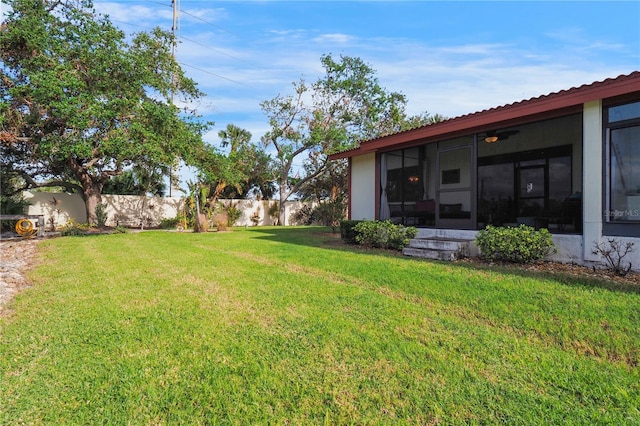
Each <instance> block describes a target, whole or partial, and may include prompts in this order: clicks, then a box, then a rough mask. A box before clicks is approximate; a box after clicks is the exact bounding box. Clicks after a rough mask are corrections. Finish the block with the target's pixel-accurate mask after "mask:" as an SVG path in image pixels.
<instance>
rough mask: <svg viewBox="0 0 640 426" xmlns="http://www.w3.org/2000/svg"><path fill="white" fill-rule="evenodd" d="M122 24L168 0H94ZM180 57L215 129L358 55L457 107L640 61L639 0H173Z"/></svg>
mask: <svg viewBox="0 0 640 426" xmlns="http://www.w3.org/2000/svg"><path fill="white" fill-rule="evenodd" d="M95 4H96V6H97V8H98V9H99V10H100V11H102V12H105V13H108V14H109V15H110V16H111V18H112V20H114V21H115V23H116V24H117V25H118V26H119V27H120V28H122V29H123V30H125V31H141V30H145V29H146V28H151V27H153V26H156V25H159V26H161V27H164V28H167V29H170V28H171V16H172V13H171V12H172V10H171V1H170V0H153V1H134V0H129V1H125V0H120V1H111V2H102V1H96V3H95ZM178 4H179V6H180V9H181V10H182V12H181V13H180V25H179V32H178V35H179V37H180V45H179V46H178V50H177V57H178V60H179V61H180V62H181V63H182V64H183V67H184V69H185V70H186V71H187V73H188V75H189V76H191V77H192V78H193V79H195V80H196V81H197V82H198V83H199V86H200V88H201V89H202V90H203V91H204V92H205V93H206V94H207V96H206V98H205V99H203V100H202V102H201V103H200V104H199V105H198V110H199V112H200V113H201V114H203V115H204V116H206V117H207V118H210V119H212V120H213V121H215V123H216V125H215V127H214V128H213V129H212V131H211V133H210V134H209V135H207V137H206V139H207V140H208V141H209V142H211V143H214V144H217V143H218V137H217V133H218V131H219V130H221V129H224V128H225V127H226V125H227V124H228V123H233V124H236V125H238V126H240V127H242V128H245V129H247V130H249V131H251V132H252V134H253V139H254V140H255V141H258V140H259V138H260V136H262V135H263V134H264V133H265V132H266V131H267V129H268V126H267V120H266V117H265V116H264V114H263V113H262V111H261V110H260V107H259V103H260V102H261V101H263V100H267V99H272V98H273V97H275V96H276V95H278V94H282V95H285V94H289V93H291V87H292V86H291V83H292V82H293V81H296V80H298V79H299V78H301V77H303V78H305V79H306V80H307V81H313V80H315V79H316V78H317V77H319V76H320V75H321V74H322V71H323V70H322V67H321V65H320V57H321V55H323V54H329V53H330V54H333V55H336V56H337V55H348V56H355V57H359V58H361V59H363V60H364V61H365V62H367V63H368V64H369V65H370V66H371V67H372V68H373V69H375V70H376V71H377V77H378V79H379V81H380V82H381V84H382V85H383V86H384V87H386V88H387V89H388V90H390V91H398V92H402V93H404V94H405V95H406V96H407V98H408V100H409V103H408V111H409V112H410V113H419V112H423V111H428V112H429V113H432V114H434V113H439V114H443V115H445V116H448V117H454V116H458V115H463V114H467V113H471V112H475V111H478V110H482V109H485V108H491V107H495V106H499V105H504V104H507V103H511V102H515V101H519V100H522V99H526V98H530V97H534V96H539V95H544V94H548V93H550V92H553V91H558V90H562V89H567V88H570V87H573V86H577V85H582V84H588V83H591V82H594V81H598V80H602V79H605V78H609V77H616V76H618V75H620V74H626V73H629V72H631V71H634V70H639V69H640V2H638V1H627V2H615V1H606V2H605V1H603V2H594V1H591V2H578V1H570V2H551V1H538V2H520V1H518V2H507V1H493V2H480V1H472V2H461V1H447V2H432V1H375V2H365V1H321V2H316V1H266V0H265V1H193V0H180V1H179V2H178Z"/></svg>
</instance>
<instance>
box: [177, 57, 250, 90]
mask: <svg viewBox="0 0 640 426" xmlns="http://www.w3.org/2000/svg"><path fill="white" fill-rule="evenodd" d="M180 65H182V66H184V67H189V68H193V69H194V70H198V71H200V72H203V73H205V74H210V75H212V76H214V77H218V78H221V79H223V80H227V81H230V82H232V83H235V84H239V85H241V86H244V87H248V88H249V89H255V87H252V86H249V85H248V84H244V83H242V82H240V81H236V80H233V79H231V78H227V77H224V76H221V75H220V74H216V73H213V72H211V71H207V70H203V69H202V68H198V67H194V66H193V65H189V64H185V63H183V62H180Z"/></svg>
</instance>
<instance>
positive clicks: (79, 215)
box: [23, 191, 313, 230]
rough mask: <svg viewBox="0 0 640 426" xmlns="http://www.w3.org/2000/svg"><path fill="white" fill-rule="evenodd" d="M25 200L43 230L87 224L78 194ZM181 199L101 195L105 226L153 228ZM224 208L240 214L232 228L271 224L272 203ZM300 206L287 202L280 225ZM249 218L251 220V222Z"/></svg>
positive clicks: (26, 194) (30, 194) (290, 221)
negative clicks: (41, 219) (41, 217)
mask: <svg viewBox="0 0 640 426" xmlns="http://www.w3.org/2000/svg"><path fill="white" fill-rule="evenodd" d="M23 195H24V198H25V200H27V201H28V202H29V203H30V205H29V206H28V208H27V211H26V212H25V213H26V214H30V215H44V220H45V228H46V229H48V230H49V229H52V228H54V227H55V228H60V227H62V226H64V225H66V224H67V223H68V222H69V221H70V220H74V221H76V222H78V223H86V222H87V214H86V211H85V210H86V209H85V204H84V201H83V199H82V196H81V195H80V194H66V193H51V192H28V191H25V192H24V193H23ZM183 202H184V199H183V198H178V197H142V196H137V195H102V204H105V205H106V206H107V209H106V213H107V217H108V219H107V225H108V226H117V225H120V226H125V227H136V228H137V227H140V225H141V223H142V222H143V221H144V222H145V223H144V226H145V228H146V227H155V226H158V225H159V224H160V222H161V221H162V219H172V218H174V217H176V216H178V213H179V212H180V210H181V209H182V206H183ZM219 202H221V203H224V204H225V205H227V204H228V203H233V204H234V205H235V206H236V207H237V208H238V209H239V210H240V211H241V212H242V215H241V216H240V218H239V219H238V220H237V221H236V223H235V226H254V225H255V224H257V225H258V226H265V225H274V222H273V220H272V218H271V217H269V208H270V207H271V206H272V205H274V204H276V203H277V201H273V200H264V201H258V200H219ZM304 205H309V206H310V207H312V206H313V204H311V203H303V202H301V201H288V202H287V203H286V204H285V211H286V214H285V217H286V220H285V223H284V225H295V223H294V222H293V219H292V217H293V215H294V214H295V213H296V212H297V211H298V210H300V209H301V208H302V207H303V206H304ZM252 218H254V219H255V222H254V220H252Z"/></svg>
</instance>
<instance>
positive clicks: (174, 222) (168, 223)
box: [158, 217, 182, 229]
mask: <svg viewBox="0 0 640 426" xmlns="http://www.w3.org/2000/svg"><path fill="white" fill-rule="evenodd" d="M181 221H182V218H180V217H172V218H165V219H162V220H161V221H160V225H158V226H159V227H160V229H175V228H176V227H177V226H178V224H179V223H181Z"/></svg>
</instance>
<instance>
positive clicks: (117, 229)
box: [113, 226, 129, 234]
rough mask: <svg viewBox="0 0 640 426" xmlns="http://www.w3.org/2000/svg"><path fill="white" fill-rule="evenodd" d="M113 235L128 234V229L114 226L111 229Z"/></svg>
mask: <svg viewBox="0 0 640 426" xmlns="http://www.w3.org/2000/svg"><path fill="white" fill-rule="evenodd" d="M113 233H114V234H128V233H129V229H127V228H125V227H124V226H116V227H115V228H113Z"/></svg>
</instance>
